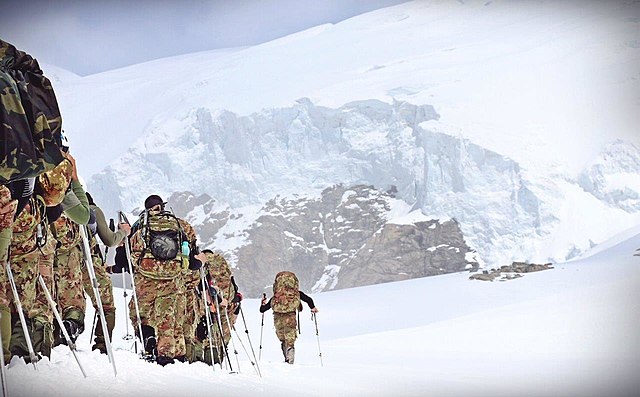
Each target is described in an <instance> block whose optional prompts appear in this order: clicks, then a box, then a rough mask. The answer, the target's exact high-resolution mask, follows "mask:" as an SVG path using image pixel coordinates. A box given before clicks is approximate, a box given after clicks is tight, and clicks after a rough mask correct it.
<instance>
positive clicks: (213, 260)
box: [203, 250, 242, 363]
mask: <svg viewBox="0 0 640 397" xmlns="http://www.w3.org/2000/svg"><path fill="white" fill-rule="evenodd" d="M203 252H204V253H205V255H206V257H207V262H206V266H207V271H208V274H209V278H210V281H211V282H212V283H213V285H215V286H216V287H217V289H218V291H219V292H218V293H219V294H220V295H221V297H222V298H224V305H221V306H220V311H221V313H220V321H221V323H222V343H223V344H224V346H221V347H222V351H221V352H220V354H218V351H217V350H218V349H216V347H215V346H214V352H213V353H214V362H217V361H218V359H219V358H218V357H216V356H218V355H219V356H220V357H222V356H223V355H224V351H225V350H226V347H227V346H228V344H229V341H230V340H231V330H232V329H230V328H229V324H231V327H233V326H234V324H235V322H236V318H237V317H238V313H239V311H240V301H241V300H242V294H240V293H239V292H238V286H237V285H236V282H235V279H234V278H233V275H232V274H231V266H229V263H228V262H227V260H226V259H225V258H224V257H223V256H222V255H221V254H219V253H215V252H213V251H211V250H204V251H203ZM227 302H228V303H227ZM212 310H213V311H215V307H214V308H213V309H212ZM227 320H228V321H227ZM213 328H214V330H213V334H212V335H215V336H216V337H217V338H219V335H220V331H219V327H218V323H217V321H214V324H213ZM208 346H209V345H208V340H207V342H206V343H205V346H204V353H205V362H208V363H210V358H209V355H210V354H211V353H210V350H209V347H208Z"/></svg>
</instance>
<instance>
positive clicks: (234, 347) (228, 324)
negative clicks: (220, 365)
mask: <svg viewBox="0 0 640 397" xmlns="http://www.w3.org/2000/svg"><path fill="white" fill-rule="evenodd" d="M224 314H225V316H224V318H225V319H226V320H227V328H228V329H229V340H231V346H233V353H234V354H235V355H236V364H238V373H240V360H238V349H236V343H235V342H234V341H233V337H232V336H231V321H230V320H229V312H228V311H227V310H225V313H224ZM222 341H223V342H224V332H223V333H222ZM241 342H242V341H241Z"/></svg>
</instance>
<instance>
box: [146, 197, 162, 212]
mask: <svg viewBox="0 0 640 397" xmlns="http://www.w3.org/2000/svg"><path fill="white" fill-rule="evenodd" d="M165 204H166V202H165V201H163V200H162V197H160V196H158V195H157V194H152V195H151V196H149V197H147V199H146V200H144V208H145V209H146V210H149V211H162V210H164V205H165Z"/></svg>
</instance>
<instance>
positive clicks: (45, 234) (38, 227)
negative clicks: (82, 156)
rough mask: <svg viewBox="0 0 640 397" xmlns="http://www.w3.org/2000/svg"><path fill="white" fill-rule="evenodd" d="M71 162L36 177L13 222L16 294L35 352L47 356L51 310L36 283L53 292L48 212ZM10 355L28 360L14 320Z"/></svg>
mask: <svg viewBox="0 0 640 397" xmlns="http://www.w3.org/2000/svg"><path fill="white" fill-rule="evenodd" d="M73 168H74V163H73V161H72V160H65V161H63V162H62V163H60V164H59V165H58V166H56V167H55V168H54V169H53V170H51V171H48V172H45V173H43V174H41V175H40V176H39V177H38V185H37V186H36V192H35V193H34V195H33V196H32V197H31V198H30V199H29V201H28V203H27V204H26V205H25V207H24V209H23V210H22V211H21V212H20V214H19V215H18V217H17V219H16V220H15V222H14V224H13V237H12V241H11V258H10V260H11V267H12V270H13V273H14V278H15V283H16V288H17V290H18V295H19V298H20V301H21V303H22V306H23V309H24V311H25V313H24V314H25V317H26V318H25V320H26V321H27V324H26V325H27V329H28V330H29V333H30V337H31V342H32V344H33V348H34V350H35V351H36V352H38V353H41V354H42V355H44V356H47V357H49V356H50V354H51V346H52V342H53V313H52V311H51V309H50V307H49V304H48V302H47V300H46V296H45V294H44V291H42V290H41V288H40V286H39V285H38V276H39V275H40V276H42V278H43V279H44V281H45V284H47V286H48V288H49V289H50V291H53V290H54V289H53V259H54V252H55V247H56V241H55V239H54V238H53V235H52V233H51V231H50V229H49V222H51V221H52V220H53V218H54V217H55V216H54V215H51V213H53V212H55V211H51V212H50V211H48V209H54V208H56V207H59V206H60V204H61V203H62V201H63V199H64V192H65V191H66V189H67V186H68V185H69V183H70V181H71V178H72V177H73V174H74V171H73ZM10 350H11V354H12V355H17V356H22V357H24V358H25V360H28V359H29V351H28V348H27V343H26V339H25V335H24V333H23V331H22V326H21V324H20V323H19V322H17V323H16V324H15V325H14V327H13V331H12V335H11V343H10Z"/></svg>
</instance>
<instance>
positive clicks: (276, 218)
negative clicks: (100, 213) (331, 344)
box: [168, 185, 478, 297]
mask: <svg viewBox="0 0 640 397" xmlns="http://www.w3.org/2000/svg"><path fill="white" fill-rule="evenodd" d="M394 193H395V187H393V186H392V187H390V188H389V189H388V190H387V191H386V192H381V191H378V190H376V189H375V188H374V187H373V186H366V185H357V186H351V187H345V186H343V185H337V186H333V187H330V188H327V189H325V190H324V191H323V192H322V194H321V196H320V197H319V198H314V199H310V198H306V197H294V198H280V197H276V198H274V199H272V200H270V201H268V202H267V204H265V205H264V206H263V207H262V209H261V210H260V212H259V213H258V216H257V218H256V220H255V221H254V222H253V223H252V224H251V225H250V226H249V227H248V228H247V229H246V230H242V231H237V232H236V233H237V234H239V235H242V236H243V237H244V238H245V244H243V245H241V246H239V247H237V248H235V249H234V250H232V251H231V252H225V255H226V256H227V258H228V259H230V260H231V261H232V263H234V265H235V269H234V273H235V277H236V280H237V281H238V283H239V285H240V287H241V289H242V291H243V292H244V293H245V294H246V295H247V296H249V297H258V296H260V295H261V294H262V292H267V293H270V289H271V284H272V282H273V277H274V276H275V274H276V273H278V272H279V271H282V270H290V271H293V272H295V273H296V274H297V275H298V278H299V281H300V287H301V289H303V290H304V291H307V292H320V291H325V290H330V289H336V288H349V287H356V286H362V285H370V284H377V283H384V282H390V281H397V280H405V279H410V278H416V277H425V276H431V275H436V274H444V273H450V272H457V271H461V270H465V269H469V268H472V269H475V268H477V266H478V264H477V263H476V262H475V260H474V259H470V258H471V257H472V255H469V254H471V249H470V248H469V247H468V246H467V244H466V243H465V241H464V237H463V235H462V232H461V231H460V228H459V225H458V223H457V222H456V221H455V220H448V221H444V222H440V221H439V220H436V219H433V220H427V221H421V222H416V223H410V224H393V223H389V218H390V217H391V216H392V215H391V213H392V207H393V204H394V200H395V198H394ZM168 202H169V205H170V206H172V208H173V209H174V211H175V213H176V215H178V216H180V217H184V218H185V219H187V220H188V221H189V222H191V223H192V225H193V226H194V228H195V229H196V231H197V233H198V235H199V238H200V242H201V246H208V247H213V248H214V249H215V247H216V244H215V240H216V238H220V237H224V236H220V234H221V233H220V232H221V228H223V227H224V226H225V224H227V222H230V221H232V220H233V218H234V217H237V216H238V215H236V214H230V211H229V210H220V209H219V208H218V209H217V210H216V205H215V200H213V199H212V198H211V197H209V196H207V195H201V196H197V197H196V196H195V195H193V194H191V193H188V192H182V193H175V194H173V195H172V196H171V197H170V198H169V199H168ZM216 235H217V236H216Z"/></svg>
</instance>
